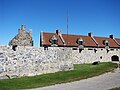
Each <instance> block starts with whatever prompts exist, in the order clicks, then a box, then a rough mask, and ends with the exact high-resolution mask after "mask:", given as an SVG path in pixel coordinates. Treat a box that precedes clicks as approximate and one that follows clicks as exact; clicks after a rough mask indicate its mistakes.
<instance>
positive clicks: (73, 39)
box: [42, 32, 120, 48]
mask: <svg viewBox="0 0 120 90" xmlns="http://www.w3.org/2000/svg"><path fill="white" fill-rule="evenodd" d="M42 35H43V36H42V37H43V42H42V45H46V46H50V45H51V42H50V39H51V38H52V37H53V36H54V35H55V37H56V38H57V39H58V46H64V43H63V42H62V40H61V38H60V36H59V35H58V34H56V33H47V32H43V34H42ZM62 37H63V39H64V41H65V42H66V46H71V47H76V46H78V44H77V40H78V39H79V38H82V39H83V41H84V46H85V47H97V45H96V43H95V41H94V40H93V39H92V38H91V37H90V36H82V35H71V34H68V35H67V34H62ZM93 38H94V39H95V40H96V42H97V43H98V45H99V47H105V45H104V43H103V41H104V40H107V41H109V46H110V47H113V48H114V47H115V48H120V46H119V45H118V44H117V43H116V42H115V41H114V40H113V39H112V38H107V37H96V36H94V37H93ZM116 41H117V42H118V43H120V39H118V38H116Z"/></svg>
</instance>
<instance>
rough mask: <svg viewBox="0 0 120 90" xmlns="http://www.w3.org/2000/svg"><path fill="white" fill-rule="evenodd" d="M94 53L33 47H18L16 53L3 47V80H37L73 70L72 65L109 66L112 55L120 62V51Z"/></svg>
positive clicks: (0, 67)
mask: <svg viewBox="0 0 120 90" xmlns="http://www.w3.org/2000/svg"><path fill="white" fill-rule="evenodd" d="M96 50H97V51H96V52H95V50H94V49H93V48H92V49H89V50H88V48H85V49H84V50H82V51H81V52H79V49H77V50H73V48H66V47H48V48H46V50H45V48H44V47H30V46H19V47H17V48H16V51H14V50H12V48H11V47H7V46H0V79H4V78H16V77H22V76H34V75H40V74H45V73H54V72H57V71H63V70H71V69H73V64H82V63H92V62H94V61H101V62H108V61H111V57H112V56H113V55H117V56H119V58H120V50H116V49H114V51H111V50H110V51H109V52H108V53H107V51H106V49H100V48H98V49H96Z"/></svg>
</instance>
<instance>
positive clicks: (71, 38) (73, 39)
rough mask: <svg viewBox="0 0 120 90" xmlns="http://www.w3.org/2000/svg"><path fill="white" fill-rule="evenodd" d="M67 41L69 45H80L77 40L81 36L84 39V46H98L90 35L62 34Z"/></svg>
mask: <svg viewBox="0 0 120 90" xmlns="http://www.w3.org/2000/svg"><path fill="white" fill-rule="evenodd" d="M62 36H63V38H64V40H65V42H66V43H67V46H78V44H77V40H78V39H79V38H82V39H83V41H84V46H86V47H96V44H95V42H94V41H93V40H92V39H91V37H89V36H82V35H70V34H69V35H67V34H62Z"/></svg>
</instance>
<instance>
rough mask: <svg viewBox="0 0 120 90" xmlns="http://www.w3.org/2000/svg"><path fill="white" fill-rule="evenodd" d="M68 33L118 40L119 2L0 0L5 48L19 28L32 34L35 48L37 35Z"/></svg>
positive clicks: (0, 37) (0, 41)
mask: <svg viewBox="0 0 120 90" xmlns="http://www.w3.org/2000/svg"><path fill="white" fill-rule="evenodd" d="M67 11H68V17H69V33H70V34H78V35H87V33H89V32H92V33H93V35H95V36H103V37H108V36H109V35H110V34H114V35H115V37H117V38H120V0H0V44H2V45H7V44H8V42H9V41H10V40H11V39H12V38H13V37H14V36H15V35H16V34H17V33H18V28H21V25H22V24H25V25H26V28H27V31H29V29H30V28H31V29H32V31H33V40H34V45H35V46H39V37H40V32H41V31H44V32H55V30H56V29H60V30H62V33H66V16H67Z"/></svg>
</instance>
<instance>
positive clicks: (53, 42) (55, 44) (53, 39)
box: [50, 35, 58, 46]
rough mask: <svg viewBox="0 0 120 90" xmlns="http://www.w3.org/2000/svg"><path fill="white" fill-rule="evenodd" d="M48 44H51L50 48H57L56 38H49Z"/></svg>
mask: <svg viewBox="0 0 120 90" xmlns="http://www.w3.org/2000/svg"><path fill="white" fill-rule="evenodd" d="M50 43H51V46H58V39H57V38H56V36H55V35H54V36H52V37H51V39H50Z"/></svg>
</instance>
